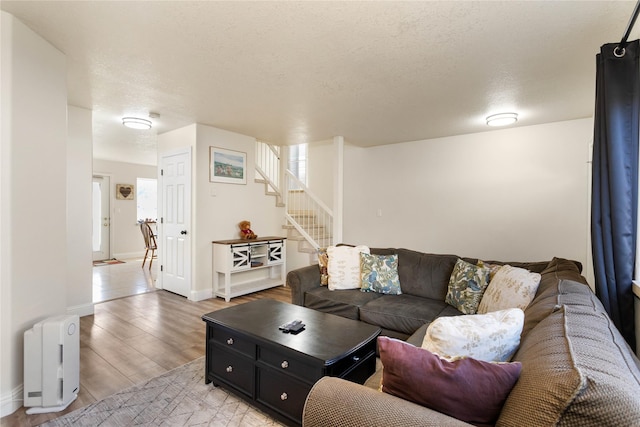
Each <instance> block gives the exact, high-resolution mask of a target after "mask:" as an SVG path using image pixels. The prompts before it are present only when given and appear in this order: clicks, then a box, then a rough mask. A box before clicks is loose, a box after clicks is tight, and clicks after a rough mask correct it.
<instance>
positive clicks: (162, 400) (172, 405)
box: [42, 357, 282, 427]
mask: <svg viewBox="0 0 640 427" xmlns="http://www.w3.org/2000/svg"><path fill="white" fill-rule="evenodd" d="M42 426H46V427H57V426H92V427H93V426H103V427H111V426H113V427H121V426H203V427H204V426H212V427H213V426H243V427H244V426H250V427H254V426H282V424H280V423H279V422H277V421H275V420H274V419H272V418H270V417H269V416H268V415H266V414H265V413H263V412H260V411H259V410H257V409H255V408H254V407H252V406H250V405H249V404H247V403H246V402H245V401H244V400H242V399H240V398H238V397H236V396H234V395H233V394H230V393H228V392H226V391H225V390H223V389H222V388H220V387H214V386H213V384H211V383H209V384H205V383H204V357H201V358H199V359H196V360H194V361H193V362H190V363H187V364H186V365H183V366H180V367H178V368H176V369H174V370H172V371H169V372H167V373H165V374H163V375H160V376H159V377H155V378H152V379H150V380H149V381H147V382H145V383H143V384H139V385H136V386H133V387H131V388H128V389H126V390H123V391H120V392H118V393H115V394H113V395H111V396H109V397H107V398H106V399H103V400H99V401H97V402H95V403H92V404H91V405H89V406H86V407H84V408H81V409H78V410H76V411H73V412H70V413H68V414H66V415H64V416H62V417H60V418H56V419H55V420H51V421H49V422H47V423H45V424H42Z"/></svg>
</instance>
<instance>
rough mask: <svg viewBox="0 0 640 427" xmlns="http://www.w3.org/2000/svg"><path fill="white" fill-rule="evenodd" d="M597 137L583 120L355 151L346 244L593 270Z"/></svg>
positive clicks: (349, 153) (350, 162) (349, 154)
mask: <svg viewBox="0 0 640 427" xmlns="http://www.w3.org/2000/svg"><path fill="white" fill-rule="evenodd" d="M592 137H593V122H592V119H582V120H573V121H567V122H558V123H550V124H545V125H539V126H530V127H522V128H513V129H504V130H499V131H491V132H485V133H479V134H471V135H461V136H455V137H448V138H439V139H432V140H425V141H416V142H408V143H403V144H393V145H386V146H380V147H373V148H366V149H365V148H356V147H353V146H349V147H347V149H346V150H345V201H344V204H345V209H344V210H345V223H344V224H345V226H344V237H345V238H344V240H345V242H350V243H358V244H359V243H362V244H368V245H370V246H376V247H405V248H409V249H415V250H419V251H425V252H434V253H453V254H456V255H460V256H469V257H479V258H484V259H497V260H504V261H509V260H513V261H538V260H549V259H551V258H552V257H554V256H558V257H564V258H570V259H575V260H578V261H580V262H582V263H583V265H584V266H585V267H586V265H587V262H589V263H590V248H589V247H588V240H587V239H588V229H587V227H588V217H589V206H588V200H589V198H588V195H589V191H590V190H589V188H590V182H589V169H590V164H589V163H588V158H589V144H590V142H591V140H592ZM379 211H380V212H381V214H382V216H378V212H379ZM585 270H587V269H586V268H585Z"/></svg>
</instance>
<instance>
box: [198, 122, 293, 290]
mask: <svg viewBox="0 0 640 427" xmlns="http://www.w3.org/2000/svg"><path fill="white" fill-rule="evenodd" d="M211 146H213V147H219V148H224V149H227V150H235V151H241V152H244V153H246V154H247V172H248V173H247V184H246V185H237V184H221V183H212V182H209V147H211ZM194 165H195V170H196V176H195V180H194V183H193V184H194V191H195V192H194V194H195V199H194V200H195V205H194V206H195V210H194V215H195V224H196V227H197V232H196V234H195V243H194V246H193V248H194V250H193V252H192V255H193V256H194V257H195V260H196V267H195V276H194V281H193V283H194V291H195V292H197V293H198V294H200V295H202V294H203V293H202V292H201V291H210V290H211V289H212V283H213V275H212V269H213V261H212V244H211V242H212V241H213V240H225V239H237V238H240V234H239V231H240V229H239V228H238V223H239V222H240V221H242V220H248V221H251V229H252V230H253V231H254V233H256V234H257V235H258V236H285V235H286V234H285V232H284V230H283V229H282V225H283V223H284V210H283V208H278V207H276V199H275V197H273V196H267V195H265V187H264V184H261V183H256V182H254V180H253V179H252V177H253V176H254V173H253V171H254V170H255V138H253V137H250V136H246V135H241V134H237V133H233V132H228V131H225V130H221V129H217V128H214V127H211V126H205V125H200V124H198V125H197V144H196V151H195V162H194Z"/></svg>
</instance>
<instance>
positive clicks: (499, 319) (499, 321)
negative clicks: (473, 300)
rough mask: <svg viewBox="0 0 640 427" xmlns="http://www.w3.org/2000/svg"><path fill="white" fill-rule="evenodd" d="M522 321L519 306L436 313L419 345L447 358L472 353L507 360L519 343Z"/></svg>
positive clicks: (497, 360) (479, 357)
mask: <svg viewBox="0 0 640 427" xmlns="http://www.w3.org/2000/svg"><path fill="white" fill-rule="evenodd" d="M523 322H524V312H523V311H522V310H520V309H519V308H510V309H507V310H500V311H494V312H491V313H487V314H470V315H467V316H456V317H439V318H437V319H435V320H434V321H433V322H431V324H430V325H429V327H428V328H427V332H426V334H425V337H424V340H423V341H422V346H421V347H422V348H424V349H426V350H429V351H430V352H432V353H435V354H437V355H438V356H440V357H441V358H443V359H447V360H452V359H455V358H457V357H473V358H474V359H477V360H484V361H485V362H508V361H509V360H510V359H511V356H512V355H513V353H514V352H515V351H516V349H517V348H518V344H520V333H521V332H522V324H523Z"/></svg>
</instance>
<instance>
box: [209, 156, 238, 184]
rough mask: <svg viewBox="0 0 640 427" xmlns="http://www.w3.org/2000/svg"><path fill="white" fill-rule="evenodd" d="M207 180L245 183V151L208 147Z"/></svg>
mask: <svg viewBox="0 0 640 427" xmlns="http://www.w3.org/2000/svg"><path fill="white" fill-rule="evenodd" d="M209 181H210V182H224V183H226V184H246V183H247V153H243V152H241V151H233V150H225V149H223V148H218V147H209Z"/></svg>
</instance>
